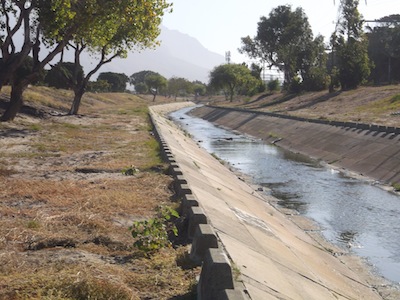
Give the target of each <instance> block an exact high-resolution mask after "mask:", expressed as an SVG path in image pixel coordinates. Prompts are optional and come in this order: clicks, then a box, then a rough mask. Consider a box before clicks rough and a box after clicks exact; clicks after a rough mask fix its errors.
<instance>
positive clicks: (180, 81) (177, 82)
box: [168, 77, 191, 101]
mask: <svg viewBox="0 0 400 300" xmlns="http://www.w3.org/2000/svg"><path fill="white" fill-rule="evenodd" d="M190 89H191V83H190V82H189V81H188V80H186V79H185V78H178V77H172V78H170V79H169V80H168V93H169V94H170V95H173V96H174V98H175V101H176V98H177V97H178V96H179V95H186V94H187V93H189V92H190Z"/></svg>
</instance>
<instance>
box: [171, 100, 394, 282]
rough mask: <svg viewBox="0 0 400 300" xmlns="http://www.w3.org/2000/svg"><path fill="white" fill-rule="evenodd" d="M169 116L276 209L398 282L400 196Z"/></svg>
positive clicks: (184, 113)
mask: <svg viewBox="0 0 400 300" xmlns="http://www.w3.org/2000/svg"><path fill="white" fill-rule="evenodd" d="M191 109H192V108H185V109H182V110H180V111H177V112H174V113H172V114H171V117H172V118H173V119H174V120H175V121H176V122H178V123H179V124H180V125H181V126H182V128H183V129H184V130H185V131H187V132H188V133H190V134H191V136H192V137H193V139H195V140H196V141H198V143H199V144H200V145H201V146H202V147H204V148H205V149H206V150H207V151H208V152H210V153H213V154H215V155H216V156H217V157H218V158H219V159H221V160H224V161H226V162H228V163H229V164H230V165H232V166H234V167H235V168H236V169H238V170H239V171H240V172H242V173H244V174H247V175H248V176H250V177H251V178H252V181H253V182H254V183H255V184H257V185H260V186H263V187H265V189H264V192H265V193H270V194H272V195H273V196H275V197H276V198H277V199H278V201H277V203H278V205H279V206H281V207H283V208H288V209H292V210H293V211H294V213H299V214H302V215H304V216H307V217H308V218H310V219H312V220H314V221H315V222H316V223H317V224H318V226H319V227H320V230H321V232H322V234H323V235H324V236H325V238H326V239H327V240H329V241H330V242H332V243H334V244H336V245H338V246H339V247H341V248H343V249H346V250H349V251H352V252H353V253H355V254H357V255H359V256H361V257H364V258H365V259H366V260H367V261H368V263H369V264H370V265H372V267H373V268H374V269H375V270H376V272H377V273H378V274H381V275H382V276H384V277H386V278H387V279H389V280H391V281H393V282H394V283H396V284H399V283H400V218H399V215H400V197H399V196H397V195H395V194H392V193H390V192H387V191H384V190H382V189H381V188H379V187H377V186H375V185H374V184H373V183H371V182H365V181H361V180H358V179H354V178H350V177H347V176H345V175H344V174H342V173H341V172H338V171H337V170H335V169H331V168H329V167H326V166H323V165H321V164H319V163H318V162H316V161H313V160H311V159H309V158H307V157H305V156H302V155H297V154H293V153H291V152H287V151H284V150H282V149H280V148H278V147H275V146H273V145H270V144H266V143H264V142H263V141H261V140H258V139H255V138H252V137H248V136H244V135H240V134H238V133H235V132H232V131H228V130H225V129H223V128H219V127H216V126H214V125H213V124H212V123H210V122H207V121H204V120H202V119H200V118H197V117H193V116H190V115H189V114H188V112H189V111H190V110H191Z"/></svg>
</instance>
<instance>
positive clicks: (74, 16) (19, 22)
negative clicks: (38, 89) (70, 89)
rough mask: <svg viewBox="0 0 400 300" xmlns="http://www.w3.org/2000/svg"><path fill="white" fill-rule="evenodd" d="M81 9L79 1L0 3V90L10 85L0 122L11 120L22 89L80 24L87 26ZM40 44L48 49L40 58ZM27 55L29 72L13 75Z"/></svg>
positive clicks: (32, 80)
mask: <svg viewBox="0 0 400 300" xmlns="http://www.w3.org/2000/svg"><path fill="white" fill-rule="evenodd" d="M84 7H85V6H84V5H83V3H82V1H72V0H71V1H67V0H36V1H35V0H31V1H29V0H18V1H17V0H9V1H7V0H4V1H1V8H0V14H1V15H0V17H1V18H0V28H1V29H2V31H3V30H4V31H5V32H4V33H3V34H1V35H0V46H1V52H2V53H1V54H2V68H1V70H0V88H1V87H2V86H3V84H4V83H5V82H9V83H11V86H12V87H11V95H10V102H9V105H8V107H7V108H6V110H5V112H4V114H3V116H2V117H1V121H9V120H13V119H14V118H15V116H16V114H17V113H18V111H19V110H20V108H21V106H22V104H23V100H22V94H23V92H24V90H25V88H26V87H27V86H28V85H29V84H30V83H33V82H35V81H37V80H38V79H39V78H40V76H41V73H42V70H43V69H44V67H45V66H46V65H47V64H48V63H49V62H50V61H51V60H52V59H53V58H54V57H55V56H56V55H57V54H59V53H60V52H61V51H62V50H63V49H64V47H65V46H66V44H67V42H68V41H69V40H70V39H71V38H72V37H73V35H74V33H76V32H77V31H78V30H79V28H80V25H81V24H85V23H91V19H90V18H88V16H87V15H85V12H86V10H85V9H84ZM14 20H15V22H14ZM20 33H22V34H23V36H24V40H23V44H22V46H21V49H20V50H19V51H18V50H17V46H16V39H17V38H18V35H19V34H20ZM43 45H45V46H46V47H48V49H47V52H46V53H45V54H42V55H40V50H41V48H42V47H41V46H43ZM30 52H32V59H33V63H32V66H31V68H30V72H26V73H24V74H23V75H21V74H20V76H17V72H16V70H17V69H18V67H19V66H21V64H22V63H23V61H24V60H25V59H26V58H27V57H28V54H29V53H30Z"/></svg>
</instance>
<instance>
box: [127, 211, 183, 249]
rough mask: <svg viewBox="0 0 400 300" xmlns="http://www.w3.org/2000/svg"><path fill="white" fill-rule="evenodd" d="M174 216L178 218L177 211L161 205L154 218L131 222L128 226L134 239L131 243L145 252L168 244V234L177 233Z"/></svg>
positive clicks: (169, 243)
mask: <svg viewBox="0 0 400 300" xmlns="http://www.w3.org/2000/svg"><path fill="white" fill-rule="evenodd" d="M176 218H179V214H178V212H177V211H175V210H174V209H172V208H171V207H169V206H161V207H159V208H158V213H157V216H156V217H155V218H152V219H149V220H144V221H136V222H133V224H132V226H131V227H130V228H129V229H130V231H131V233H132V237H133V238H134V239H135V242H134V243H133V245H134V246H135V247H136V248H138V249H139V250H141V251H143V252H145V253H146V254H151V253H153V252H155V251H157V250H159V249H161V248H163V247H167V246H170V245H171V242H170V241H169V238H168V237H169V235H170V234H173V235H175V236H177V235H178V229H177V228H176V226H175V224H174V222H173V221H174V219H176Z"/></svg>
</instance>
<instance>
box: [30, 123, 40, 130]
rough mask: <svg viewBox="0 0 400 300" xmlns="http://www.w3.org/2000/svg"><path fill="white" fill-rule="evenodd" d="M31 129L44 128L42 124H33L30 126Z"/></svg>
mask: <svg viewBox="0 0 400 300" xmlns="http://www.w3.org/2000/svg"><path fill="white" fill-rule="evenodd" d="M29 129H30V130H33V131H40V130H42V126H40V124H32V125H30V126H29Z"/></svg>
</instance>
